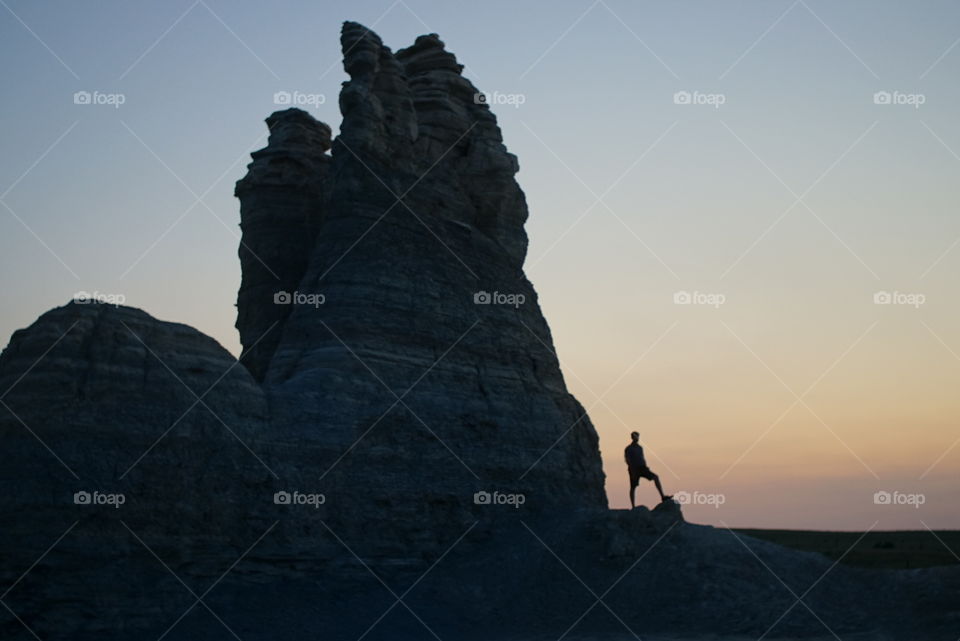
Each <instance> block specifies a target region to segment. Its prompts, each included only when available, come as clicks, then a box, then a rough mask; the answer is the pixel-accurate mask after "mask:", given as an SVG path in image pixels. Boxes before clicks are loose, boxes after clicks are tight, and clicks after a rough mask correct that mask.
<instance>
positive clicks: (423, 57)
mask: <svg viewBox="0 0 960 641" xmlns="http://www.w3.org/2000/svg"><path fill="white" fill-rule="evenodd" d="M397 60H400V61H401V62H402V63H403V65H404V67H406V69H407V73H417V72H420V71H430V70H433V69H446V70H449V71H453V72H456V73H458V74H460V73H462V72H463V65H461V64H458V63H457V57H456V56H455V55H453V54H452V53H450V52H449V51H447V50H446V49H445V48H444V44H443V41H442V40H440V36H438V35H437V34H435V33H431V34H428V35H425V36H420V37H418V38H417V40H416V42H414V43H413V46H410V47H407V48H406V49H400V50H399V51H397Z"/></svg>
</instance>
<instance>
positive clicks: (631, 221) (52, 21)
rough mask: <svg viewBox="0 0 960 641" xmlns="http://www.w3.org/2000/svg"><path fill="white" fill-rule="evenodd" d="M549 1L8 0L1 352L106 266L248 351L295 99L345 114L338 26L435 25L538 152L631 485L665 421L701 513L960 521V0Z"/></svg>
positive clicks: (569, 303) (613, 478)
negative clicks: (254, 163)
mask: <svg viewBox="0 0 960 641" xmlns="http://www.w3.org/2000/svg"><path fill="white" fill-rule="evenodd" d="M550 7H551V9H550V10H549V11H543V9H542V6H540V7H538V6H534V4H533V3H522V2H507V1H501V0H492V1H489V2H483V3H476V2H440V1H431V2H428V1H421V0H397V1H395V2H391V1H389V0H384V1H382V2H380V1H378V2H373V1H369V2H367V1H364V2H357V1H354V2H345V1H344V2H337V1H326V2H308V1H306V0H303V1H293V0H290V1H287V0H280V1H277V2H272V3H255V4H254V3H237V2H228V1H227V0H196V1H194V0H170V1H169V2H163V3H158V2H136V1H131V0H124V1H122V2H121V1H113V0H103V1H100V2H89V1H79V2H78V1H76V0H73V1H69V2H68V1H45V2H29V1H26V0H0V52H2V55H3V57H4V60H6V61H7V64H5V65H4V71H3V74H4V78H3V79H4V86H5V91H4V101H3V105H2V107H0V118H2V119H3V126H2V128H0V130H2V132H3V136H4V139H3V149H4V150H5V153H4V154H3V155H2V156H0V205H2V207H0V256H2V258H0V261H2V272H0V273H2V278H3V281H2V287H3V291H4V294H5V297H4V305H3V307H2V312H0V335H2V336H3V340H2V342H3V344H4V345H5V344H6V343H7V341H8V340H9V336H10V335H11V334H12V333H13V332H14V331H15V330H16V329H18V328H22V327H26V326H27V325H29V324H31V323H32V322H33V321H34V320H36V318H37V317H38V316H40V315H41V314H42V313H44V312H45V311H47V310H48V309H50V308H52V307H55V306H59V305H63V304H65V303H66V302H67V301H69V300H70V299H71V298H72V297H73V296H74V295H75V294H76V293H77V292H81V291H83V292H89V293H94V292H96V293H98V294H99V295H108V296H115V297H123V300H124V301H125V304H127V305H131V306H135V307H139V308H142V309H144V310H145V311H147V312H149V313H150V314H152V315H154V316H156V317H157V318H160V319H162V320H169V321H178V322H182V323H186V324H189V325H192V326H194V327H196V328H197V329H199V330H200V331H202V332H204V333H206V334H209V335H210V336H213V337H214V338H215V339H216V340H218V341H219V342H220V343H221V344H222V345H223V346H224V347H226V348H227V349H228V350H230V351H231V352H233V353H234V354H238V353H239V346H240V343H239V339H238V335H237V332H236V330H235V329H234V327H233V324H234V320H235V311H236V310H235V308H234V303H235V302H236V293H237V288H238V286H239V283H240V263H239V261H238V259H237V244H238V234H239V229H238V223H239V205H238V202H237V200H236V199H235V198H234V197H233V185H234V183H235V182H236V180H238V179H239V178H240V177H242V176H243V175H244V173H245V171H246V170H245V167H246V164H247V163H248V162H249V154H250V152H251V151H253V150H255V149H259V148H262V147H263V146H264V145H265V144H266V135H267V129H266V126H265V124H264V122H263V120H264V118H265V117H266V116H267V115H269V114H270V113H271V112H272V111H274V110H276V109H281V108H285V107H286V106H287V105H278V104H275V94H277V93H278V92H288V93H289V94H290V95H291V96H294V97H295V99H297V100H301V101H302V102H301V103H300V104H297V105H294V106H300V107H301V108H304V109H306V110H308V111H309V112H310V113H312V114H313V115H314V116H315V117H316V118H318V119H319V120H322V121H324V122H327V123H329V124H330V126H331V127H332V128H333V130H334V134H336V132H337V127H338V123H339V119H340V115H339V110H338V107H337V94H338V91H339V88H340V84H341V82H343V81H344V80H345V79H346V74H345V73H344V71H343V68H342V66H341V63H340V59H341V58H340V44H339V40H338V38H337V37H336V36H335V34H337V33H338V31H339V25H340V23H341V22H343V21H344V20H354V21H357V22H360V23H362V24H364V25H366V26H368V27H370V28H372V29H375V30H376V31H377V33H379V35H380V36H381V37H382V38H383V40H384V42H386V43H388V44H390V45H392V46H395V47H397V48H399V46H406V45H409V44H412V43H413V41H414V39H415V38H416V36H417V35H420V34H424V33H430V32H436V33H438V34H440V36H441V38H442V39H443V40H444V42H445V43H446V45H447V48H448V49H449V50H450V51H452V52H454V53H456V55H457V56H458V58H459V60H460V62H461V63H463V64H465V65H466V69H465V71H464V75H465V76H466V77H468V78H469V79H470V80H471V81H472V82H473V83H474V84H475V85H476V86H477V87H478V88H479V89H480V90H482V91H484V92H487V93H488V94H489V95H490V96H491V103H492V108H493V110H494V112H495V113H496V114H497V116H498V119H499V122H500V126H501V129H502V130H503V135H504V140H505V142H506V145H507V147H508V148H509V149H510V151H511V152H513V153H515V154H516V155H517V156H518V157H519V160H520V167H521V169H520V173H519V174H518V176H517V179H518V180H519V182H520V184H521V186H522V187H523V189H524V191H525V192H526V195H527V200H528V204H529V208H530V220H529V222H528V223H527V233H528V235H529V237H530V247H529V252H528V257H527V263H526V272H527V275H528V277H529V278H530V280H531V281H532V282H533V284H534V286H535V287H536V289H537V291H538V293H539V295H540V304H541V306H542V308H543V311H544V313H545V315H546V317H547V320H548V321H549V323H550V326H551V328H552V331H553V339H554V342H555V345H556V347H557V350H558V354H559V357H560V359H561V361H562V365H563V371H564V374H565V377H566V381H567V385H568V386H569V387H570V389H571V391H572V392H573V393H574V394H575V395H576V396H577V398H578V399H579V400H580V402H581V403H582V404H583V405H584V406H585V407H586V408H587V409H588V410H589V412H590V416H591V418H592V420H593V422H594V424H595V425H596V427H597V429H598V431H599V433H600V438H601V442H600V445H601V450H602V453H603V457H604V466H605V471H606V474H607V491H608V495H609V497H610V504H611V506H612V507H624V506H627V505H628V499H627V476H626V469H625V465H624V463H623V448H624V446H626V445H627V443H628V441H629V436H628V435H629V432H631V431H632V430H637V431H639V432H640V434H641V441H642V443H643V444H644V445H645V447H646V448H647V458H648V461H649V463H650V465H651V467H653V468H654V469H655V470H657V471H658V472H659V473H660V475H661V477H662V479H663V482H664V485H665V489H666V490H667V491H668V492H669V493H677V492H681V491H683V492H688V493H689V495H690V496H693V497H700V499H695V500H703V501H709V500H710V497H714V498H715V497H717V496H720V497H722V502H723V504H722V505H720V506H716V507H715V506H714V505H711V504H707V503H702V504H692V505H687V506H685V507H684V511H685V514H686V516H687V518H688V519H689V520H691V521H695V522H701V523H709V524H714V525H730V526H738V527H766V528H777V527H782V528H803V529H846V530H865V529H867V528H870V527H876V528H878V529H911V530H923V529H924V528H926V527H929V528H932V529H937V528H941V529H945V528H951V529H956V528H960V496H958V492H957V490H958V482H960V480H958V479H960V394H958V393H957V390H958V389H960V301H958V294H957V274H958V268H960V216H958V215H957V214H958V192H957V185H958V184H960V180H958V178H960V155H958V154H960V120H958V118H957V113H958V108H957V107H958V105H960V85H958V83H957V78H958V77H960V5H958V4H957V3H956V2H950V1H929V2H925V3H924V4H923V10H922V11H917V10H916V7H915V6H913V5H911V4H910V3H904V2H880V1H870V2H867V1H860V2H848V3H842V5H838V4H837V3H831V2H826V1H824V0H797V1H795V2H791V1H780V0H777V1H768V2H760V1H753V2H722V3H717V2H707V1H697V2H692V1H691V2H683V3H652V2H649V3H648V2H626V1H624V0H597V1H596V2H592V3H591V2H590V1H589V0H586V1H572V0H558V1H556V2H553V3H551V5H550ZM78 92H80V93H78ZM83 92H86V93H83ZM85 96H89V98H90V104H83V103H85V102H86V97H85ZM77 103H80V104H77ZM97 103H99V104H97ZM440 251H442V250H440ZM547 445H549V444H545V447H546V446H547ZM54 447H55V445H54ZM878 491H885V492H890V493H891V495H893V493H900V495H910V496H916V495H920V496H922V497H923V499H922V500H923V504H922V505H920V506H919V507H917V506H915V505H884V504H877V503H876V502H875V498H874V495H875V493H876V492H878ZM703 497H707V498H703ZM639 499H640V501H641V502H645V503H647V504H652V503H653V502H654V501H655V500H656V494H655V491H654V490H653V488H652V486H649V484H647V485H645V486H641V490H640V494H639ZM713 502H714V503H716V501H715V500H714V501H713Z"/></svg>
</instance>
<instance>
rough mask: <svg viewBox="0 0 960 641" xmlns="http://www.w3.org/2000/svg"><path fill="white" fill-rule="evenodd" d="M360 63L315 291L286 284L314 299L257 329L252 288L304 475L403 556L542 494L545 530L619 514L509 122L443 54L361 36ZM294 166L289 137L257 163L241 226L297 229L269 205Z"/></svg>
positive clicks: (431, 41) (260, 302)
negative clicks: (276, 163) (385, 526)
mask: <svg viewBox="0 0 960 641" xmlns="http://www.w3.org/2000/svg"><path fill="white" fill-rule="evenodd" d="M341 45H342V48H343V51H344V68H345V69H346V71H347V73H348V74H350V81H349V82H347V83H345V84H344V87H343V90H342V92H341V96H340V108H341V111H342V113H343V121H342V123H341V127H340V135H339V136H338V137H337V139H336V140H335V141H334V142H333V153H332V161H331V163H330V166H329V169H327V170H326V171H321V170H319V169H317V170H314V171H313V174H312V176H314V178H315V179H316V180H317V181H320V183H321V187H320V188H318V189H316V190H315V191H316V192H320V193H322V194H323V195H324V197H323V198H321V199H316V200H313V201H311V202H312V203H313V204H312V206H313V207H314V213H313V214H310V213H308V214H307V218H308V219H314V220H321V221H322V223H321V224H320V226H319V228H318V230H317V232H316V234H315V236H311V237H310V238H311V240H312V243H313V244H312V247H311V251H310V255H309V261H308V262H307V264H306V265H305V267H304V269H303V273H302V276H301V277H300V279H299V281H298V282H296V283H294V282H293V281H291V280H283V281H282V282H281V281H275V282H276V287H275V288H274V289H287V290H289V291H293V290H296V293H297V295H298V296H299V299H291V301H290V304H289V305H281V306H279V307H281V308H282V309H283V314H285V316H284V317H280V316H279V314H277V313H273V314H272V315H271V316H269V317H268V316H265V315H264V314H262V313H257V314H250V315H246V314H244V311H245V310H246V309H247V308H249V309H251V310H259V309H262V308H264V307H270V306H271V305H273V302H274V301H273V299H272V296H273V293H272V292H273V290H272V289H271V287H269V286H267V285H264V286H263V287H261V288H259V289H253V288H247V287H246V283H247V276H246V273H245V274H244V287H243V288H242V289H241V295H240V299H239V301H238V306H239V307H240V312H241V313H240V316H239V318H238V322H237V326H238V328H239V329H240V332H241V336H243V337H248V336H249V337H251V339H253V340H255V339H256V337H257V334H258V333H260V332H262V331H263V329H264V324H265V323H266V321H267V320H271V321H272V320H279V323H278V325H277V327H276V329H275V330H274V337H273V339H271V341H270V342H269V343H268V345H269V347H268V348H266V349H264V350H263V352H266V351H268V349H269V351H272V355H271V357H270V358H269V361H267V362H264V361H263V360H257V361H256V362H254V363H253V364H252V367H251V371H252V372H253V373H254V374H255V375H256V376H258V377H262V378H263V382H264V388H265V390H266V391H267V393H268V395H269V397H270V399H271V401H270V404H271V409H272V430H273V434H274V435H275V436H276V437H277V438H278V439H280V440H281V441H283V442H286V443H290V444H291V453H290V457H292V458H288V459H287V460H288V461H289V462H290V463H291V467H293V468H295V469H297V470H298V471H299V472H301V473H302V474H303V475H304V477H305V478H309V476H310V475H312V474H314V475H323V483H324V485H325V487H329V488H331V489H332V491H333V493H335V494H336V495H339V496H349V497H351V499H350V500H351V501H352V502H353V503H354V505H355V507H354V508H353V509H352V510H351V515H352V517H356V516H358V515H365V516H366V517H369V518H371V519H373V520H374V521H380V520H391V521H392V523H393V525H392V527H395V528H401V529H412V530H415V531H413V532H408V533H407V534H405V535H403V536H398V540H399V541H401V542H404V541H405V537H406V536H410V537H413V538H414V539H416V537H417V536H418V535H419V534H422V533H423V532H424V529H423V528H422V525H423V523H429V522H434V521H442V522H444V523H446V524H447V527H449V530H450V531H454V530H455V529H456V527H455V524H457V523H460V524H463V525H466V524H468V523H470V522H471V521H472V520H474V518H475V517H476V514H477V506H476V505H475V504H474V503H473V500H472V499H473V495H474V493H475V492H477V491H483V490H489V491H493V490H500V491H510V492H514V493H517V492H520V493H524V494H525V495H527V496H528V497H529V503H528V509H529V510H532V511H542V510H549V509H557V508H561V509H565V510H571V509H585V508H586V509H589V508H593V509H603V508H605V507H606V499H605V495H604V491H603V472H602V469H601V464H600V458H599V451H598V447H597V437H596V433H595V431H594V429H593V427H592V425H591V424H590V420H589V417H587V416H586V414H585V412H584V410H583V408H582V407H581V406H580V405H579V404H578V403H577V402H576V400H575V399H574V398H573V397H572V396H570V394H569V393H568V392H567V390H566V387H565V384H564V381H563V377H562V375H561V373H560V368H559V364H558V361H557V358H556V356H555V355H554V353H553V345H552V340H551V336H550V330H549V328H548V326H547V324H546V322H545V320H544V318H543V315H542V313H541V312H540V309H539V305H538V302H537V295H536V292H535V291H534V290H533V287H532V286H531V285H530V283H529V281H528V280H527V279H526V278H525V276H524V275H523V272H522V264H523V259H524V256H525V253H526V245H527V241H526V235H525V232H524V230H523V224H524V221H525V220H526V218H527V208H526V203H525V199H524V195H523V192H522V191H521V189H520V187H519V185H518V184H517V182H516V180H515V178H514V175H515V173H516V172H517V170H518V164H517V160H516V158H515V157H514V156H513V155H512V154H510V153H509V152H508V151H507V150H506V148H505V146H504V145H503V141H502V137H501V133H500V129H499V128H498V126H497V122H496V118H495V117H494V115H493V114H492V113H491V112H490V109H489V107H488V106H487V105H486V104H485V102H484V101H483V100H482V99H480V98H479V96H481V94H480V92H479V91H478V90H477V89H476V88H475V87H474V86H473V85H472V84H471V83H470V82H469V81H468V80H467V79H465V78H464V77H463V76H462V75H461V69H462V67H461V65H459V64H458V63H457V61H456V58H455V57H454V56H453V54H451V53H449V52H447V51H446V50H445V49H444V46H443V43H442V42H441V41H440V40H439V39H438V38H437V36H436V35H430V36H423V37H420V38H418V39H417V41H416V43H415V44H414V45H413V46H412V47H410V48H408V49H403V50H401V51H399V52H397V53H396V54H393V53H392V52H391V51H390V49H389V48H388V47H386V46H384V45H383V43H382V42H381V41H380V38H379V37H378V36H377V35H376V34H374V33H372V32H371V31H369V30H367V29H366V28H364V27H362V26H361V25H358V24H353V23H347V24H346V25H345V26H344V29H343V34H342V38H341ZM308 118H309V116H306V115H305V114H302V113H298V112H296V111H295V110H288V111H287V112H281V113H278V114H274V116H272V117H271V119H272V120H274V121H275V122H276V121H280V122H282V121H284V120H294V119H295V120H296V121H297V122H304V121H307V119H308ZM275 146H276V149H274V147H275ZM288 148H289V143H288V141H287V140H286V139H282V138H280V137H277V140H276V141H275V140H274V139H273V137H272V138H271V142H270V144H269V145H268V147H267V148H266V149H265V150H263V151H261V152H257V154H255V160H254V162H253V164H251V166H250V173H249V174H248V176H247V177H246V178H244V179H243V180H242V181H240V183H239V184H238V190H237V193H238V195H239V197H240V200H241V212H252V211H255V210H259V211H263V212H271V211H275V210H276V211H285V210H286V207H287V203H286V198H287V194H288V193H289V192H288V191H287V190H284V191H282V192H280V193H277V192H275V191H274V190H273V189H272V188H270V189H264V190H261V189H260V188H259V187H258V186H257V185H258V184H259V182H258V179H257V176H258V175H259V174H260V173H261V169H260V164H261V162H262V159H263V158H269V157H273V155H274V154H280V153H284V152H285V150H286V149H288ZM321 151H323V149H322V148H320V147H319V146H318V147H317V148H315V149H313V150H312V152H309V153H308V158H310V159H311V161H310V162H309V163H304V164H302V165H297V166H298V167H301V166H302V167H307V168H311V167H313V166H314V163H313V161H312V159H313V158H314V157H315V155H316V154H317V153H319V152H321ZM309 154H313V155H309ZM295 175H297V176H299V174H295ZM302 182H303V184H308V185H312V184H314V183H313V182H311V181H309V180H303V181H302ZM297 193H300V192H297ZM274 198H276V200H275V201H274ZM287 220H288V218H287V217H284V216H278V217H277V225H278V227H279V230H274V229H269V225H270V218H269V217H268V216H265V217H264V218H263V222H262V225H261V226H260V227H258V228H257V229H256V230H254V229H248V227H247V226H246V225H245V227H244V242H245V243H248V244H250V245H251V247H254V246H257V245H259V243H260V242H261V240H260V239H259V237H258V235H259V234H264V235H266V236H268V237H269V238H270V243H274V242H276V239H278V238H282V237H284V236H290V237H291V243H292V242H293V241H294V240H295V239H294V238H293V237H294V236H296V235H297V234H298V233H300V232H299V231H298V230H296V229H294V228H293V227H291V226H289V225H288V224H287ZM248 239H249V240H248ZM294 246H295V247H299V245H294ZM248 263H249V261H248ZM288 265H290V266H292V262H291V263H282V264H281V267H282V268H284V269H286V267H287V266H288ZM254 267H255V268H256V269H257V277H258V278H261V277H263V270H262V269H260V268H259V267H257V266H256V265H254ZM289 273H291V274H292V270H291V271H290V272H289ZM263 282H265V283H266V282H268V279H266V278H263ZM258 296H259V298H257V297H258ZM311 297H312V298H311ZM311 301H312V302H311ZM318 301H322V302H318ZM273 307H278V306H277V305H273ZM273 341H276V345H275V346H274V342H273ZM244 343H245V346H247V341H246V340H244ZM260 344H261V345H263V344H265V343H264V341H261V343H260ZM398 399H399V400H398ZM294 445H295V446H294ZM345 451H348V452H349V454H348V455H346V456H344V455H343V454H344V452H345ZM330 468H332V469H330ZM328 470H329V474H328ZM358 479H363V480H362V482H358ZM396 514H402V515H404V516H403V518H400V519H395V518H392V516H391V515H396ZM424 519H425V520H424ZM362 520H363V519H356V518H351V519H350V520H348V521H345V522H344V523H343V527H345V528H351V527H354V526H356V524H357V523H359V522H362ZM430 536H432V534H431V535H430ZM393 552H395V550H394V551H389V550H387V551H384V554H390V553H393Z"/></svg>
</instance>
